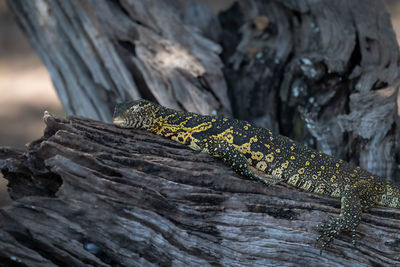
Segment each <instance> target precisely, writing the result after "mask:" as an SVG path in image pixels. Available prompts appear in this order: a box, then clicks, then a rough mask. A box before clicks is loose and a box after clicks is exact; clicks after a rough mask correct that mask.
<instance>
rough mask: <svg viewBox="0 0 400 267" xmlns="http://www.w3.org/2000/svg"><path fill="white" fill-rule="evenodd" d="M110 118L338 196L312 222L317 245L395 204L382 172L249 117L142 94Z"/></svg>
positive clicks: (260, 174) (254, 175)
mask: <svg viewBox="0 0 400 267" xmlns="http://www.w3.org/2000/svg"><path fill="white" fill-rule="evenodd" d="M113 123H114V124H115V125H116V126H119V127H122V128H139V129H145V130H147V131H150V132H152V133H155V134H157V135H160V136H163V137H167V138H170V139H172V140H175V141H177V142H179V143H181V144H184V145H187V146H188V147H190V148H192V149H194V150H197V151H204V152H207V153H209V154H211V155H212V156H214V157H217V158H220V159H222V160H223V161H224V162H225V163H226V164H227V165H229V166H230V167H231V168H233V169H234V170H235V171H236V172H238V173H240V174H242V175H244V176H246V177H249V178H251V179H254V180H256V181H260V182H262V183H264V184H265V185H272V184H276V183H278V182H283V183H286V184H289V185H292V186H294V187H297V188H299V189H302V190H305V191H308V192H313V193H316V194H321V195H326V196H331V197H336V198H340V200H341V211H340V215H339V216H338V217H336V218H330V219H329V221H327V222H326V223H323V224H320V225H319V226H318V228H319V229H320V230H321V232H322V233H321V235H320V236H319V237H318V239H317V241H319V240H322V246H321V252H322V250H323V249H324V248H325V247H326V246H327V245H329V244H330V243H331V241H332V240H333V239H334V238H336V237H337V236H338V234H339V233H340V232H342V231H349V232H351V233H352V237H353V244H355V236H356V228H357V226H358V224H359V223H360V221H361V214H362V212H363V211H365V210H367V209H369V208H371V207H374V206H376V205H380V206H386V207H395V208H399V207H400V202H399V199H400V189H399V187H398V186H396V185H394V184H392V183H390V182H389V181H387V180H385V179H384V178H382V177H378V176H376V175H373V174H372V173H370V172H368V171H366V170H364V169H362V168H360V167H354V166H352V165H350V164H349V163H347V162H345V161H343V160H340V159H336V158H334V157H332V156H329V155H327V154H324V153H322V152H318V151H315V150H313V149H311V148H309V147H307V146H303V145H300V144H298V143H296V142H295V141H293V140H291V139H289V138H287V137H285V136H282V135H275V134H273V133H272V132H271V131H270V130H268V129H264V128H260V127H257V126H254V125H252V124H250V123H249V122H246V121H243V120H238V119H233V118H224V117H217V116H206V115H199V114H195V113H190V112H183V111H176V110H173V109H169V108H166V107H163V106H160V105H158V104H154V103H152V102H149V101H146V100H136V101H130V102H125V103H122V104H118V105H117V106H116V108H115V112H114V117H113Z"/></svg>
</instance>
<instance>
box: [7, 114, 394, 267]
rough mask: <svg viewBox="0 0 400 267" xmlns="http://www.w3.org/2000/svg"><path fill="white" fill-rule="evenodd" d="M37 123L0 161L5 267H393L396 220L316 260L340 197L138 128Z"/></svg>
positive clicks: (343, 238) (381, 212) (338, 243)
mask: <svg viewBox="0 0 400 267" xmlns="http://www.w3.org/2000/svg"><path fill="white" fill-rule="evenodd" d="M44 120H45V123H46V125H47V127H46V130H45V133H44V136H43V137H42V138H41V139H39V140H37V141H34V142H32V143H31V144H30V145H29V146H28V150H27V151H26V152H24V153H21V152H19V151H12V150H10V149H5V148H4V149H2V150H1V152H0V159H1V160H0V163H1V165H2V172H3V175H4V176H5V177H6V179H8V180H9V187H10V195H11V196H12V197H13V198H14V199H15V200H16V201H15V202H14V203H13V204H12V205H11V206H9V207H5V208H3V209H1V210H0V225H1V228H0V264H2V265H3V266H7V265H10V264H17V265H19V266H54V265H58V266H84V265H95V266H138V265H140V266H154V265H159V266H208V265H216V266H218V265H224V266H266V265H279V266H291V265H308V266H310V265H311V266H312V265H325V264H326V265H329V266H340V265H348V266H350V265H355V264H358V265H375V266H378V265H392V264H393V265H394V264H399V263H400V261H399V251H400V245H399V244H400V242H399V233H400V210H396V209H389V208H376V209H373V210H372V211H371V212H369V213H366V214H364V216H363V221H362V223H361V225H360V226H359V228H358V231H357V241H358V242H357V246H356V247H353V245H352V244H351V237H350V236H347V235H343V234H342V235H340V236H339V238H337V239H336V240H335V242H334V243H333V245H332V246H331V247H329V248H328V249H327V250H326V252H324V253H323V254H322V255H321V256H320V251H319V248H318V247H316V244H315V239H316V237H317V236H318V232H317V230H316V227H315V226H316V225H317V224H318V223H320V222H321V221H323V220H324V219H326V217H327V216H328V215H332V216H335V215H337V214H338V213H339V208H340V205H339V201H338V200H337V199H331V198H327V197H321V196H317V195H313V194H309V193H304V192H300V191H298V190H296V189H293V188H287V187H285V186H282V185H277V186H274V187H273V188H268V187H265V186H262V185H260V184H259V183H257V182H254V181H250V180H246V179H244V178H243V177H241V176H239V175H237V174H235V173H234V172H233V171H232V170H231V169H229V168H228V167H226V166H225V165H224V164H223V163H222V162H221V161H219V160H216V159H214V158H212V157H211V156H209V155H207V154H203V153H197V152H194V151H192V150H190V149H188V148H186V147H184V146H182V145H180V144H178V143H175V142H172V141H170V140H167V139H164V138H161V137H158V136H155V135H152V134H150V133H147V132H143V131H140V130H126V129H119V128H116V127H114V126H112V125H109V124H104V123H101V122H96V121H92V120H88V119H83V118H77V117H70V118H67V119H57V118H54V117H53V116H51V115H50V114H48V113H47V114H45V117H44Z"/></svg>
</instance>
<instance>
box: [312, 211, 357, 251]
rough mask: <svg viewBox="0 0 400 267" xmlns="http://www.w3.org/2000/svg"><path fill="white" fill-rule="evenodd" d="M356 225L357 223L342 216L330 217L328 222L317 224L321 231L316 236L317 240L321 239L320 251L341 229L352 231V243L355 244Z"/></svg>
mask: <svg viewBox="0 0 400 267" xmlns="http://www.w3.org/2000/svg"><path fill="white" fill-rule="evenodd" d="M356 227H357V224H354V223H352V222H350V221H346V220H345V219H344V218H343V217H342V216H339V217H338V218H333V217H330V218H329V220H328V222H326V223H323V224H320V225H318V226H317V228H318V229H319V230H320V231H322V234H321V235H320V236H319V237H318V238H317V242H319V241H320V240H323V244H322V246H321V253H322V250H324V249H325V248H326V247H327V246H328V245H329V244H330V243H331V242H332V241H333V240H334V239H335V238H336V237H337V236H338V235H339V233H340V232H342V231H350V232H351V233H352V238H353V240H352V243H353V245H355V244H356Z"/></svg>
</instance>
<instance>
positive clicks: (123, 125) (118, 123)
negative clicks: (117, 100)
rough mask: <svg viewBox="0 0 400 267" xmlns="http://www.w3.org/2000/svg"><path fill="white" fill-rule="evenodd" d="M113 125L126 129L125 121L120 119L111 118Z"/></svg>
mask: <svg viewBox="0 0 400 267" xmlns="http://www.w3.org/2000/svg"><path fill="white" fill-rule="evenodd" d="M113 123H114V124H115V125H116V126H119V127H126V126H127V125H126V120H125V119H124V118H122V117H115V118H113Z"/></svg>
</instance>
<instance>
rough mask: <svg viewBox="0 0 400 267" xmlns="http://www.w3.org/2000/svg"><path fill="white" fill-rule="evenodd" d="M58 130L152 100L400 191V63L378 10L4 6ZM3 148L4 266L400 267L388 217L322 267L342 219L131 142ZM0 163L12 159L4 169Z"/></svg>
mask: <svg viewBox="0 0 400 267" xmlns="http://www.w3.org/2000/svg"><path fill="white" fill-rule="evenodd" d="M8 3H9V6H10V7H11V9H12V10H13V12H14V13H15V14H16V16H17V18H18V21H19V22H20V24H21V25H22V28H23V29H24V30H25V32H26V34H27V36H28V38H29V39H30V40H31V42H32V44H33V46H34V47H35V49H36V50H37V51H38V53H39V55H40V57H41V58H42V60H43V62H44V63H45V65H46V66H47V68H48V69H49V72H50V74H51V77H52V79H53V82H54V84H55V87H56V89H57V92H58V94H59V96H60V99H61V101H62V103H63V105H64V107H65V109H66V111H67V113H68V114H70V115H80V116H85V117H89V118H92V119H97V120H101V121H103V122H109V121H110V119H111V114H112V109H113V107H114V105H115V103H117V102H121V101H124V100H128V99H132V98H134V99H137V98H147V99H150V100H153V101H156V102H159V103H160V104H163V105H165V106H169V107H173V108H177V109H183V110H187V111H194V112H198V113H203V114H223V115H228V116H229V115H231V116H235V117H238V118H241V119H246V120H249V121H251V122H253V123H254V124H257V125H259V126H263V127H268V128H271V129H272V130H274V131H275V132H281V133H283V134H285V135H287V136H290V137H293V138H295V139H296V140H298V141H300V142H303V143H305V144H308V145H310V146H312V147H315V148H318V149H320V150H322V151H324V152H326V153H328V154H331V155H334V156H337V157H340V158H342V159H345V160H349V161H351V162H353V163H355V164H359V165H361V166H362V167H363V168H366V169H368V170H369V171H371V172H373V173H376V174H378V175H382V176H386V177H388V178H389V179H392V180H395V179H394V178H395V177H396V175H395V174H396V172H398V166H399V162H398V158H400V157H398V158H397V159H396V152H397V151H398V143H399V142H396V139H398V138H396V137H397V136H399V133H400V132H399V127H398V114H397V104H396V100H397V98H398V96H397V95H398V81H399V76H400V75H399V74H400V71H399V70H400V68H399V64H400V63H399V62H400V61H399V51H398V46H397V43H396V40H395V35H394V32H393V30H392V27H391V25H390V20H389V17H388V14H387V12H386V11H385V9H384V7H383V5H382V3H381V2H380V1H373V0H352V1H347V0H338V1H307V0H301V1H287V0H273V1H272V0H271V1H261V0H249V1H240V2H239V3H237V4H234V5H232V6H231V7H230V8H229V9H227V10H225V11H223V12H221V13H219V14H218V16H215V15H214V14H213V13H212V12H211V11H210V10H209V9H207V8H206V7H205V6H204V5H203V4H201V3H199V2H198V3H196V2H194V1H173V0H162V1H160V0H157V1H156V0H135V1H133V0H112V1H105V0H104V1H98V0H80V1H78V0H70V1H61V0H52V1H50V0H41V1H30V0H14V1H11V0H9V1H8ZM46 124H47V129H46V132H45V135H44V137H43V138H42V139H40V140H38V141H35V142H33V143H32V144H31V145H30V146H29V147H28V151H27V152H26V153H22V152H19V151H14V150H12V149H11V150H9V149H3V150H2V152H1V153H0V154H1V159H2V160H1V164H2V166H3V173H4V175H5V176H6V178H7V179H9V181H10V188H11V196H12V197H13V198H14V199H17V201H16V202H15V203H14V204H13V205H12V206H10V207H7V208H4V209H2V210H0V211H1V213H0V223H1V225H2V228H1V229H0V231H1V232H0V233H1V235H0V260H1V261H0V262H1V263H3V262H4V263H5V264H9V263H19V264H20V265H22V266H23V265H24V264H25V265H33V266H35V265H46V264H47V265H84V264H92V265H100V266H103V265H104V266H107V265H111V266H117V265H122V266H124V265H133V264H141V265H151V264H158V265H164V266H168V265H183V266H186V265H206V264H209V265H233V266H235V265H236V266H239V265H247V266H254V265H267V264H271V265H273V264H276V265H285V264H286V265H295V264H303V263H304V264H311V265H322V264H329V265H335V264H336V265H342V264H343V265H350V264H360V265H374V264H375V265H379V264H382V265H389V264H399V258H398V254H399V245H398V244H399V242H398V234H399V223H398V220H399V219H400V217H399V214H400V213H399V211H397V210H393V209H383V208H377V209H374V210H373V211H371V212H369V213H367V214H365V215H364V218H363V222H362V224H361V225H360V227H359V228H358V244H357V247H355V248H354V247H353V246H352V245H351V238H350V237H348V236H346V235H341V236H340V237H339V238H338V240H336V242H335V243H334V244H333V246H332V247H331V248H329V249H328V250H327V251H326V253H324V254H322V256H319V249H318V248H316V247H315V246H314V240H315V238H316V237H317V235H318V233H317V232H316V230H315V225H316V224H318V223H320V222H321V221H323V220H324V219H325V217H326V216H327V215H328V214H331V215H334V214H337V213H338V211H339V202H338V201H337V200H333V199H330V198H324V197H319V196H315V195H311V194H307V193H302V192H300V191H298V190H293V189H289V188H286V187H283V186H276V187H274V188H273V189H272V190H271V189H269V188H266V187H263V186H260V184H258V183H256V182H253V181H248V180H243V179H242V177H239V176H237V175H235V174H234V173H233V171H231V170H229V169H228V168H226V167H224V166H223V165H222V164H221V163H220V162H219V161H216V160H215V159H212V158H211V157H209V156H207V155H203V154H196V153H195V152H192V151H190V150H188V149H186V148H183V147H182V146H180V145H179V144H175V143H172V142H170V141H168V140H164V139H161V138H159V137H156V136H153V135H150V134H146V133H143V132H140V131H128V130H121V129H117V128H115V127H113V126H110V125H107V124H103V123H100V122H95V121H90V120H87V119H81V118H76V117H71V118H69V119H67V120H59V119H54V118H52V117H51V116H49V115H47V116H46ZM5 159H7V160H5Z"/></svg>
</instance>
